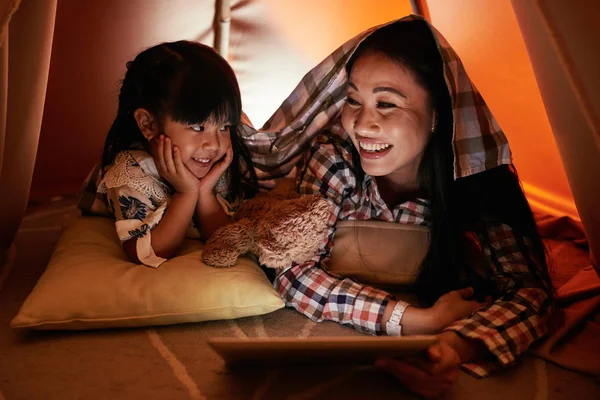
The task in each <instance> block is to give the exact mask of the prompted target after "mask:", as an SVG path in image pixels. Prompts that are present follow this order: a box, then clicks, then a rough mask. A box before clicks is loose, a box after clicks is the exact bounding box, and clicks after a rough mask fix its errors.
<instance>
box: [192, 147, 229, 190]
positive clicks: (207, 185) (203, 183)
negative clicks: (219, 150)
mask: <svg viewBox="0 0 600 400" xmlns="http://www.w3.org/2000/svg"><path fill="white" fill-rule="evenodd" d="M232 160H233V149H232V148H231V147H230V148H228V149H227V151H226V152H225V156H224V157H223V158H221V159H220V160H219V161H217V162H216V163H215V164H214V165H213V166H212V168H211V169H210V171H208V173H207V174H206V175H205V176H204V178H202V179H200V184H199V185H198V193H199V194H200V195H202V194H206V193H212V191H213V189H214V187H215V185H216V184H217V182H218V181H219V178H220V177H221V175H223V174H224V173H225V171H226V170H227V168H229V166H230V165H231V161H232Z"/></svg>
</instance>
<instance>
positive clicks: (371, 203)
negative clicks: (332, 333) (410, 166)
mask: <svg viewBox="0 0 600 400" xmlns="http://www.w3.org/2000/svg"><path fill="white" fill-rule="evenodd" d="M351 146H352V143H351V142H350V140H349V139H348V140H345V141H340V140H338V139H332V138H331V137H328V136H325V135H319V136H317V137H316V139H315V141H314V142H313V146H312V148H311V151H310V152H309V154H308V158H307V161H306V163H305V165H304V170H303V173H302V175H301V180H300V192H301V193H320V194H322V195H323V196H325V197H326V198H327V199H328V200H329V202H330V204H331V206H332V210H333V211H332V213H331V215H330V221H329V223H330V228H329V233H328V235H327V236H326V239H325V240H324V242H323V244H322V245H321V248H320V250H319V253H318V254H317V255H316V256H315V258H314V259H313V260H311V261H309V262H306V263H304V264H300V265H293V266H292V267H291V268H289V269H287V270H285V271H284V272H282V273H281V274H280V275H279V276H278V277H277V279H276V281H275V287H276V289H277V290H278V292H279V293H280V294H281V296H282V297H283V298H284V300H285V301H286V304H287V305H288V306H290V307H293V308H295V309H296V310H298V311H300V312H301V313H303V314H305V315H306V316H308V317H310V318H311V319H313V320H314V321H323V320H332V321H337V322H340V323H342V324H345V325H348V326H353V327H354V328H356V329H358V330H361V331H366V332H369V333H372V334H380V333H381V318H382V315H383V311H384V309H385V307H386V304H387V302H388V300H389V299H391V298H392V296H391V295H390V294H389V293H387V292H384V291H382V290H379V289H375V288H371V287H367V286H363V285H361V284H359V283H357V282H355V281H353V280H351V279H344V278H339V277H335V276H332V275H330V274H328V273H327V272H326V269H325V268H323V266H325V265H326V264H327V260H328V259H329V257H330V255H331V251H332V248H333V244H334V235H335V223H336V221H337V220H367V219H375V220H380V221H388V222H395V223H401V224H428V203H427V201H426V200H421V199H417V200H415V201H408V202H405V203H403V204H400V205H398V206H396V207H395V208H394V209H390V208H389V207H388V206H387V205H386V203H385V202H384V201H383V200H382V198H381V196H380V195H379V192H378V190H377V187H376V183H375V181H374V180H373V179H372V178H371V177H370V176H368V175H365V177H364V179H363V180H362V181H360V182H359V181H357V177H356V174H355V173H354V172H353V171H354V168H353V166H352V156H351V154H352V150H351ZM477 235H478V237H479V241H480V243H481V244H482V248H483V251H484V253H485V255H486V257H487V259H488V260H489V270H488V271H487V272H488V273H489V275H490V277H491V279H492V280H493V281H494V282H495V283H496V284H497V286H498V287H499V288H502V291H503V295H502V296H501V297H500V298H498V299H496V301H495V302H494V303H493V304H491V305H489V306H485V307H483V308H481V309H480V310H478V311H477V312H476V313H474V314H472V315H471V316H469V317H468V318H466V319H463V320H460V321H457V322H455V323H454V324H452V325H450V326H449V327H447V328H446V330H450V331H454V332H456V333H457V334H458V335H459V336H462V337H465V338H472V339H476V340H479V341H481V342H482V343H483V344H484V345H485V346H486V347H487V348H488V349H489V352H490V357H489V360H488V361H486V362H483V363H477V364H467V365H465V366H464V367H465V369H466V370H467V371H468V372H470V373H472V374H474V375H475V376H478V377H484V376H487V375H488V374H489V372H491V371H492V370H493V369H495V368H497V367H499V366H502V365H507V364H512V363H513V362H515V359H516V357H517V356H518V355H519V354H520V353H522V352H524V351H525V350H526V349H527V348H528V347H529V346H530V345H531V344H532V343H533V342H534V341H535V340H536V339H538V338H540V337H541V336H542V335H543V334H544V333H545V332H546V330H545V324H544V321H545V317H546V315H547V314H548V311H549V305H548V303H549V301H548V295H547V292H546V290H545V289H544V288H543V285H542V283H541V282H540V281H539V280H538V279H536V278H535V277H532V276H531V274H530V273H529V270H528V268H527V261H526V259H525V257H524V256H523V252H522V251H521V247H520V243H522V241H518V240H517V239H516V238H515V236H514V235H513V232H512V230H511V229H510V227H508V226H507V225H504V224H499V223H498V224H492V223H489V224H487V230H486V231H485V232H478V233H477Z"/></svg>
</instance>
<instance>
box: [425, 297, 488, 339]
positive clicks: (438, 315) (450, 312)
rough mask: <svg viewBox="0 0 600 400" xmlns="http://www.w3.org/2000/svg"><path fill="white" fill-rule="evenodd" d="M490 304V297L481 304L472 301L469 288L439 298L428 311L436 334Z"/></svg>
mask: <svg viewBox="0 0 600 400" xmlns="http://www.w3.org/2000/svg"><path fill="white" fill-rule="evenodd" d="M491 302H492V298H491V297H490V296H488V297H486V299H485V301H483V302H478V301H477V300H474V299H473V288H471V287H468V288H464V289H459V290H453V291H451V292H448V293H446V294H445V295H443V296H442V297H440V298H439V299H438V300H437V301H436V302H435V304H434V305H433V306H432V307H431V309H430V310H429V311H430V312H431V313H432V316H431V321H433V323H434V325H435V329H436V332H439V331H441V330H443V329H444V328H446V327H447V326H448V325H450V324H452V323H454V322H456V321H459V320H461V319H464V318H466V317H468V316H469V315H471V314H472V313H474V312H475V311H477V310H479V309H480V308H481V307H483V306H485V305H488V304H490V303H491Z"/></svg>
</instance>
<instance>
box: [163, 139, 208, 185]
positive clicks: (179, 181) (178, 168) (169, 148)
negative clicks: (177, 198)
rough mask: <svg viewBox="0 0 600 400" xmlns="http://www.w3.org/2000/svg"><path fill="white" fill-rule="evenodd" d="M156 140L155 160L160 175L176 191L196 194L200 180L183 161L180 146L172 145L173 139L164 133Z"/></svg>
mask: <svg viewBox="0 0 600 400" xmlns="http://www.w3.org/2000/svg"><path fill="white" fill-rule="evenodd" d="M156 141H157V143H155V146H156V151H155V154H156V160H155V161H156V168H157V169H158V173H159V174H160V176H162V177H163V178H165V179H166V180H167V181H169V183H170V184H171V185H173V187H174V188H175V191H176V192H178V193H185V194H188V193H194V194H196V193H197V192H198V188H199V187H200V180H199V179H198V178H197V177H196V175H194V174H193V173H192V171H190V170H189V169H188V167H186V166H185V164H184V163H183V161H181V153H180V150H179V148H178V147H177V146H174V145H172V142H171V139H169V138H168V137H165V136H164V135H160V137H159V138H158V139H157V140H156Z"/></svg>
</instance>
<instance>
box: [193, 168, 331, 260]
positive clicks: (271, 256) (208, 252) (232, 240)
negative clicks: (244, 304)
mask: <svg viewBox="0 0 600 400" xmlns="http://www.w3.org/2000/svg"><path fill="white" fill-rule="evenodd" d="M329 213H330V208H329V203H328V202H327V200H325V199H324V198H323V197H321V196H320V195H299V194H297V193H296V190H295V185H294V180H293V179H289V178H288V179H283V180H281V181H279V182H278V183H277V185H276V186H275V188H274V189H273V190H271V191H270V192H266V193H260V194H258V195H257V196H255V197H254V198H253V199H251V200H247V201H245V202H244V203H242V205H241V206H240V209H239V210H238V212H237V213H236V215H235V217H234V218H233V220H232V222H231V223H230V224H228V225H226V226H223V227H221V228H219V229H218V230H217V231H216V232H215V233H214V234H213V235H212V236H211V237H210V239H209V240H208V241H207V242H206V246H205V247H204V249H203V251H202V260H203V261H204V263H206V264H207V265H211V266H213V267H221V268H223V267H231V266H233V265H234V264H235V263H236V261H237V259H238V257H239V256H241V255H243V254H245V253H248V252H249V253H252V254H254V255H256V256H257V257H258V262H259V263H260V264H262V265H265V266H267V267H270V268H275V269H279V268H284V267H286V266H290V265H292V263H293V262H296V263H302V262H304V261H307V260H309V259H311V258H312V257H314V255H315V254H316V252H317V250H318V248H319V246H320V245H321V243H322V241H323V239H324V235H325V234H326V231H327V220H328V219H329Z"/></svg>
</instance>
